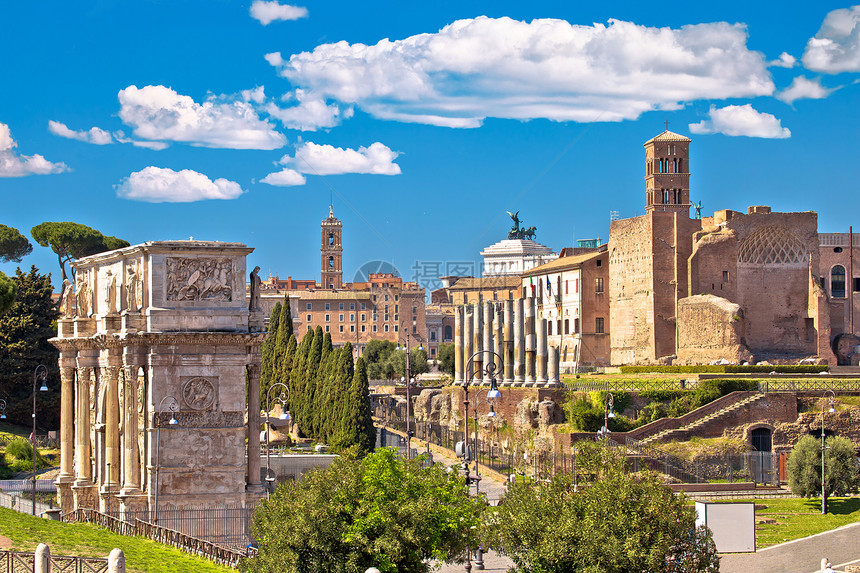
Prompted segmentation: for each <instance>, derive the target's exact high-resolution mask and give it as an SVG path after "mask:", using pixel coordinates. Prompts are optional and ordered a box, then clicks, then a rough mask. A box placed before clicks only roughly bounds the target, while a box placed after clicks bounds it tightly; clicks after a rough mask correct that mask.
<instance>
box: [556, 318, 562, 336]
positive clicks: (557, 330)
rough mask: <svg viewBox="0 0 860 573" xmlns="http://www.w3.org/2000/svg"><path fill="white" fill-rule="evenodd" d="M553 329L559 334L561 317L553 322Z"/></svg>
mask: <svg viewBox="0 0 860 573" xmlns="http://www.w3.org/2000/svg"><path fill="white" fill-rule="evenodd" d="M555 331H556V332H558V333H559V334H561V319H558V321H556V323H555Z"/></svg>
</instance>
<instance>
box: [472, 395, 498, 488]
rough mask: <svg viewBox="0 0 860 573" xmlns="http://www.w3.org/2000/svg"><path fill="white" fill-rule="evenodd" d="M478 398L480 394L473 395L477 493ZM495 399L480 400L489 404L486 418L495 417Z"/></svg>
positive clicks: (476, 484)
mask: <svg viewBox="0 0 860 573" xmlns="http://www.w3.org/2000/svg"><path fill="white" fill-rule="evenodd" d="M499 394H500V395H501V392H499ZM479 398H480V395H478V396H475V408H474V412H475V478H476V480H475V493H476V494H478V493H479V490H478V488H479V487H480V485H481V474H480V471H479V470H478V403H479ZM495 401H496V399H495V398H487V399H486V400H482V401H481V402H482V403H484V404H489V405H490V411H489V412H487V417H488V418H495V417H496V410H495Z"/></svg>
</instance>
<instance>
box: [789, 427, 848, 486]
mask: <svg viewBox="0 0 860 573" xmlns="http://www.w3.org/2000/svg"><path fill="white" fill-rule="evenodd" d="M855 459H856V458H855V454H854V445H853V444H852V443H851V440H849V439H848V438H843V437H841V436H830V437H828V438H827V439H826V440H825V454H824V485H825V489H826V494H827V495H828V496H831V495H845V494H847V493H852V492H855V491H857V488H858V485H860V479H858V474H857V462H856V461H855ZM788 486H789V487H790V488H791V491H792V492H793V493H794V494H795V495H799V496H801V497H815V496H819V495H821V439H820V438H815V437H814V436H803V437H802V438H801V439H800V441H799V442H797V444H795V446H794V448H793V449H792V450H791V457H789V458H788Z"/></svg>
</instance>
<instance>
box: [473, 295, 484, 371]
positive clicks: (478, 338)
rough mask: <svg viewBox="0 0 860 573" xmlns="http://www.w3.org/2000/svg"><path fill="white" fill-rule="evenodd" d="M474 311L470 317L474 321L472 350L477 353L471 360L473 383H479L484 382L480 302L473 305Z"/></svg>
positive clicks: (482, 327) (482, 314) (482, 329)
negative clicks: (472, 360)
mask: <svg viewBox="0 0 860 573" xmlns="http://www.w3.org/2000/svg"><path fill="white" fill-rule="evenodd" d="M474 308H475V311H474V314H473V315H472V318H473V319H474V321H475V346H474V348H473V349H472V352H473V353H475V354H477V356H475V360H474V362H473V364H474V366H475V369H474V370H473V372H474V373H475V378H474V383H475V384H481V383H483V382H484V354H483V350H484V307H483V305H482V304H481V303H478V304H476V305H475V307H474Z"/></svg>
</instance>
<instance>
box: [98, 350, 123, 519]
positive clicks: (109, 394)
mask: <svg viewBox="0 0 860 573" xmlns="http://www.w3.org/2000/svg"><path fill="white" fill-rule="evenodd" d="M111 358H113V356H111V357H110V358H109V360H110V362H113V360H111ZM119 370H120V369H119V368H118V367H116V366H112V365H108V366H107V367H102V369H101V373H102V377H101V379H102V380H104V381H105V384H107V386H106V387H105V416H104V431H105V433H104V440H105V441H104V447H105V450H104V451H105V460H104V461H105V467H104V469H105V477H104V480H103V481H102V483H101V489H100V492H99V493H100V494H101V495H100V503H101V505H100V507H101V511H103V512H105V513H110V512H113V511H116V510H118V509H119V505H118V504H117V503H115V502H114V496H115V495H116V494H117V493H118V492H119V486H120V481H119V475H120V469H121V467H120V463H121V462H120V449H119V444H120V437H119V388H118V386H119Z"/></svg>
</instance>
